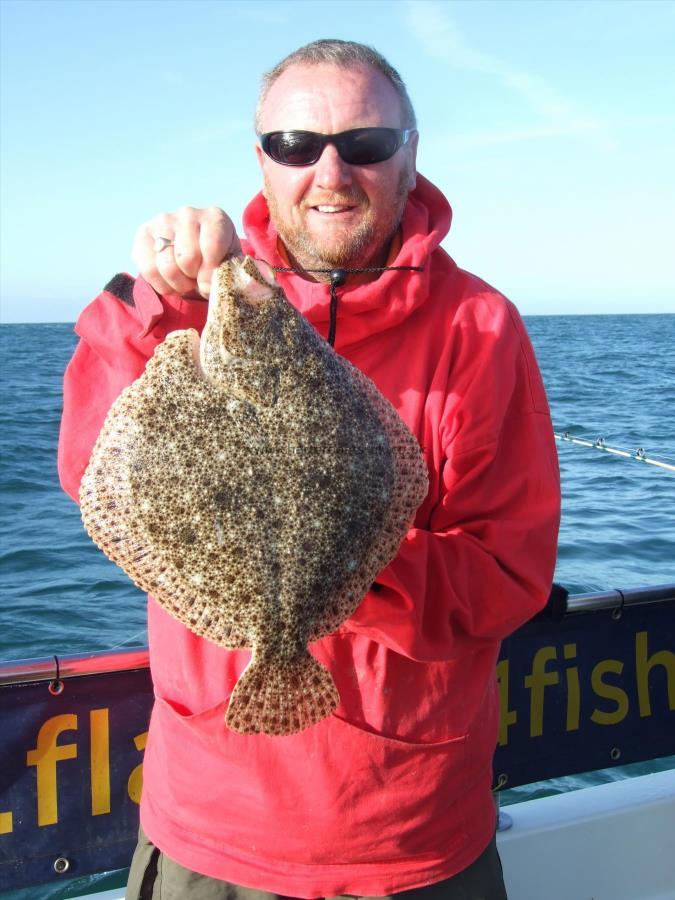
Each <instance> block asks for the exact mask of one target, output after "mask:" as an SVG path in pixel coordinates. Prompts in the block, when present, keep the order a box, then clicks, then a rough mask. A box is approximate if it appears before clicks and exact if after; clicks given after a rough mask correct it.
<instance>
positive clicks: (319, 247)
mask: <svg viewBox="0 0 675 900" xmlns="http://www.w3.org/2000/svg"><path fill="white" fill-rule="evenodd" d="M409 179H410V175H409V172H408V171H407V169H404V170H403V171H402V172H401V174H400V176H399V180H398V184H397V188H396V193H395V195H394V197H393V198H392V203H391V206H390V207H389V209H388V211H387V215H385V216H382V215H381V216H380V217H379V218H376V217H375V214H374V212H373V210H372V208H371V207H370V205H369V202H368V197H367V195H366V194H365V193H364V192H363V191H361V189H360V188H354V189H353V190H348V191H341V192H339V193H335V194H333V195H332V196H330V197H322V198H321V204H322V205H323V204H325V205H328V206H330V205H339V204H341V203H346V204H350V205H354V206H360V207H361V208H363V209H364V210H365V212H364V215H363V217H362V219H361V221H360V222H359V224H358V225H357V227H356V228H352V229H344V230H343V231H342V232H341V233H337V234H336V235H334V236H332V237H331V238H328V237H324V238H320V237H317V236H315V235H313V234H312V233H311V232H310V231H309V230H308V229H306V228H303V227H302V226H300V225H297V224H295V223H294V222H292V221H290V219H288V220H287V219H285V218H284V216H283V214H282V212H281V209H280V207H279V204H278V203H277V200H276V197H275V196H274V193H273V192H272V189H271V186H270V184H269V181H268V180H267V178H265V192H264V193H265V197H266V199H267V206H268V208H269V211H270V218H271V220H272V224H273V225H274V227H275V228H276V230H277V234H278V235H279V237H280V238H281V240H282V241H283V244H284V247H285V248H286V251H287V253H288V255H289V257H290V258H291V260H292V262H293V264H294V265H298V266H300V267H302V268H304V269H333V268H362V267H364V266H368V265H375V264H379V263H381V264H384V261H385V260H386V257H387V251H388V249H389V245H390V243H391V240H392V238H393V236H394V235H395V234H396V231H397V230H398V227H399V225H400V224H401V219H402V218H403V211H404V210H405V206H406V203H407V201H408V193H409V189H408V184H409ZM305 208H306V209H308V208H309V207H305ZM327 277H328V276H326V278H327ZM320 280H321V279H320Z"/></svg>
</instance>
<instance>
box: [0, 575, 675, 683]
mask: <svg viewBox="0 0 675 900" xmlns="http://www.w3.org/2000/svg"><path fill="white" fill-rule="evenodd" d="M668 602H671V603H673V602H675V583H673V584H659V585H655V586H652V587H639V588H630V589H628V590H625V591H621V590H618V589H614V590H611V591H598V592H595V593H589V594H572V595H571V596H570V597H569V598H568V600H567V612H566V614H567V615H574V614H576V613H584V612H592V611H594V610H602V609H624V608H626V607H628V606H638V605H642V604H650V603H668ZM149 665H150V661H149V654H148V648H147V647H135V648H132V649H131V650H103V651H100V652H98V653H85V654H74V655H71V656H59V657H56V656H48V657H43V658H41V659H19V660H15V661H11V662H5V663H0V686H1V685H7V684H26V683H28V682H35V681H55V680H57V679H62V678H76V677H77V676H79V675H103V674H105V673H109V672H123V671H128V670H130V669H147V668H148V667H149Z"/></svg>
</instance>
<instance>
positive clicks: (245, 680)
mask: <svg viewBox="0 0 675 900" xmlns="http://www.w3.org/2000/svg"><path fill="white" fill-rule="evenodd" d="M339 703H340V695H339V694H338V691H337V688H336V687H335V682H334V681H333V678H332V676H331V674H330V672H329V671H328V669H326V668H325V666H322V665H321V663H319V662H317V660H316V659H314V657H313V656H312V655H311V654H310V653H308V652H305V653H303V654H301V655H300V656H296V657H295V658H294V659H291V660H280V661H277V660H274V659H269V657H268V658H267V659H266V660H264V661H262V660H260V661H258V660H257V659H256V655H255V651H254V655H253V658H252V659H251V662H250V664H249V666H248V668H247V669H246V670H245V671H244V673H243V674H242V675H241V677H240V678H239V681H238V682H237V684H236V685H235V688H234V690H233V691H232V696H231V697H230V705H229V707H228V710H227V715H226V716H225V724H226V725H227V727H228V728H230V729H231V730H232V731H236V732H239V734H260V733H262V734H270V735H287V734H295V733H296V732H298V731H302V730H303V729H305V728H309V727H310V725H316V723H317V722H320V721H321V720H322V719H325V718H326V717H327V716H329V715H330V714H331V713H333V712H334V711H335V709H336V708H337V706H338V705H339Z"/></svg>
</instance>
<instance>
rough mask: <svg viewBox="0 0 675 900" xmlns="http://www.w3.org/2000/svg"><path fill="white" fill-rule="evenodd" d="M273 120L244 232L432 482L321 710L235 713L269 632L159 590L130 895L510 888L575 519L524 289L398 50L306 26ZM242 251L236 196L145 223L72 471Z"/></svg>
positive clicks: (494, 894)
mask: <svg viewBox="0 0 675 900" xmlns="http://www.w3.org/2000/svg"><path fill="white" fill-rule="evenodd" d="M256 128H257V132H258V135H259V141H258V144H257V146H256V152H257V155H258V161H259V163H260V167H261V170H262V173H263V180H264V189H263V193H262V194H260V195H258V196H257V197H255V198H254V199H253V201H252V202H251V204H250V205H249V206H248V208H247V210H246V212H245V215H244V230H245V234H246V237H245V240H244V241H243V248H244V250H245V252H247V253H250V254H251V255H253V256H255V257H257V258H259V259H264V260H266V261H267V262H268V263H270V264H272V265H273V266H276V267H279V268H280V269H284V270H285V271H280V272H279V273H278V280H279V282H280V283H281V285H282V287H283V288H284V290H285V292H286V295H287V296H288V298H289V300H290V302H291V303H293V304H294V305H295V306H296V307H297V308H298V309H299V310H300V311H301V312H302V313H303V314H304V315H306V316H307V318H308V319H309V321H310V322H311V323H312V324H313V325H314V326H315V327H316V328H317V329H318V330H319V331H320V332H321V333H322V334H323V335H324V336H328V334H329V330H330V332H331V337H332V338H334V345H335V349H336V351H337V352H338V353H340V354H342V355H343V356H345V357H346V358H348V359H349V360H350V361H351V362H352V363H354V364H355V365H356V366H358V367H359V368H360V369H362V370H363V371H364V372H365V373H366V374H367V375H368V376H369V377H370V378H371V379H372V380H373V381H374V382H375V384H376V385H377V386H378V388H379V389H380V390H381V391H382V393H383V394H384V395H385V396H386V397H387V398H388V399H389V400H390V401H391V402H392V403H393V404H394V406H395V407H396V408H397V409H398V411H399V413H400V415H401V416H402V418H403V419H404V421H405V422H406V423H407V424H408V426H409V427H410V428H411V430H412V431H413V433H414V434H415V435H416V436H417V438H418V440H419V443H420V446H421V448H422V450H423V453H424V456H425V459H426V462H427V465H428V469H429V479H430V487H429V493H428V496H427V498H426V500H425V501H424V503H423V504H422V506H421V507H420V509H419V510H418V513H417V517H416V520H415V523H414V527H413V528H412V529H411V531H410V532H409V534H408V536H407V537H406V539H405V540H404V541H403V543H402V545H401V548H400V551H399V554H398V556H397V558H396V559H395V560H394V562H393V563H392V564H391V565H390V566H388V567H387V568H386V569H385V570H384V571H383V572H382V573H381V574H380V575H379V576H378V579H377V582H376V583H375V584H374V585H373V588H372V589H371V590H370V591H369V592H368V594H367V595H366V597H365V598H364V600H363V602H362V604H361V605H360V606H359V608H358V609H357V611H356V612H355V613H354V615H353V616H352V617H351V618H350V619H349V620H347V621H346V622H345V623H344V625H343V626H341V627H340V628H339V629H338V631H337V632H336V633H335V634H333V635H331V636H329V637H327V638H324V639H322V640H320V641H317V642H316V643H315V644H313V645H312V648H311V649H312V652H313V653H314V655H315V656H316V657H317V658H318V659H319V660H320V661H321V662H323V663H324V665H326V666H327V667H328V668H329V669H330V671H331V674H332V675H333V678H334V679H335V682H336V684H337V686H338V689H339V692H340V697H341V705H340V707H339V708H338V710H337V712H336V713H335V714H334V715H333V716H330V717H328V718H327V719H325V720H324V721H323V722H321V723H319V724H318V725H316V726H313V727H312V728H309V729H306V730H305V731H303V732H300V733H298V734H295V735H292V736H289V737H283V738H273V737H268V736H265V735H239V734H235V733H233V732H231V731H229V730H228V729H226V728H225V727H224V725H223V716H224V711H225V710H226V708H227V698H228V696H229V694H230V692H231V690H232V688H233V686H234V684H235V683H236V680H237V678H238V676H239V675H240V673H241V672H242V671H243V669H244V668H245V666H246V664H247V662H248V658H249V654H248V652H246V651H225V650H223V649H221V648H219V647H216V646H215V645H213V644H210V643H209V642H207V641H204V640H203V639H201V638H199V637H197V636H195V635H193V634H192V633H191V632H189V631H188V630H187V629H185V628H184V627H183V626H182V625H180V624H179V623H178V622H176V621H174V620H173V619H172V618H171V617H170V616H169V615H168V614H166V613H165V612H164V611H163V610H162V609H161V608H160V607H159V605H158V604H157V603H155V601H154V600H152V598H149V601H148V626H149V640H150V658H151V667H152V674H153V680H154V685H155V693H156V697H157V702H156V704H155V707H154V710H153V715H152V721H151V726H150V734H149V739H148V746H147V750H146V756H145V764H144V789H143V797H142V803H141V822H142V828H143V832H142V833H141V841H140V843H139V847H138V849H137V852H136V855H135V857H134V864H133V866H132V872H131V876H130V883H129V889H128V891H129V893H128V895H127V896H128V897H134V898H136V897H146V896H147V897H159V896H160V892H161V896H162V897H176V898H177V897H200V898H201V897H205V898H224V897H228V898H229V897H269V896H270V895H272V896H275V895H276V896H286V897H300V898H315V897H337V896H342V895H349V896H358V897H375V896H379V897H381V896H388V895H391V894H395V893H402V892H406V894H408V895H410V896H411V897H412V896H413V895H414V896H415V897H417V896H418V895H419V896H420V897H429V898H431V897H434V898H435V897H438V898H456V897H464V898H489V900H497V898H502V897H504V896H505V891H504V886H503V881H502V876H501V867H500V864H499V859H498V857H497V854H496V850H495V845H494V831H495V813H494V804H493V802H492V796H491V779H492V771H491V760H492V754H493V751H494V748H495V744H496V734H497V719H498V700H497V691H496V680H495V664H496V660H497V655H498V651H499V643H500V640H501V639H502V638H503V637H504V636H505V635H507V634H509V633H510V632H511V631H513V630H514V629H515V628H516V627H518V626H519V625H520V624H522V623H523V622H525V621H526V620H527V619H528V618H530V617H531V616H532V615H533V614H534V613H535V612H536V611H537V610H538V609H539V608H540V607H542V606H543V605H544V603H545V601H546V598H547V596H548V591H549V587H550V582H551V578H552V574H553V566H554V560H555V547H556V537H557V527H558V518H559V482H558V470H557V461H556V453H555V447H554V442H553V436H552V430H551V423H550V418H549V414H548V408H547V403H546V397H545V394H544V389H543V386H542V382H541V379H540V376H539V372H538V369H537V365H536V361H535V359H534V355H533V352H532V349H531V346H530V343H529V340H528V338H527V335H526V333H525V330H524V327H523V325H522V322H521V320H520V318H519V316H518V314H517V312H516V311H515V309H514V308H513V306H512V305H511V304H510V303H508V301H506V300H505V299H504V298H503V297H502V296H501V295H500V294H498V293H497V292H496V291H495V290H494V289H492V288H491V287H489V286H488V285H487V284H485V283H484V282H481V281H480V280H479V279H477V278H476V277H474V276H472V275H470V274H468V273H466V272H463V271H461V270H460V269H458V268H457V266H456V265H455V263H454V262H453V261H452V260H451V259H450V257H449V256H448V255H447V254H446V253H445V252H444V251H443V250H441V249H440V247H439V244H440V241H441V240H442V238H443V237H444V235H445V234H446V232H447V230H448V228H449V224H450V217H451V213H450V208H449V206H448V204H447V201H446V200H445V198H444V197H443V195H442V194H441V193H440V192H439V191H438V190H437V189H436V188H435V187H434V186H433V185H431V184H430V183H429V182H428V181H426V180H425V179H424V178H422V176H418V175H416V171H415V152H416V147H417V132H416V131H415V121H414V113H413V111H412V107H411V105H410V101H409V99H408V97H407V94H406V92H405V87H404V86H403V84H402V82H401V80H400V77H399V76H398V75H397V73H396V72H395V71H394V70H393V69H392V68H391V67H390V66H389V65H388V63H386V61H385V60H384V59H382V57H380V56H379V54H376V53H375V52H374V51H372V50H370V49H369V48H366V47H363V46H362V45H359V44H353V43H350V42H342V41H319V42H315V43H314V44H310V45H308V46H307V47H305V48H301V49H300V50H299V51H297V52H296V53H295V54H292V55H291V56H290V57H289V58H287V59H286V60H284V61H282V63H280V64H279V65H278V66H277V67H276V68H275V69H274V70H272V72H271V73H269V74H268V75H267V76H266V78H265V80H264V82H263V90H262V93H261V99H260V103H259V106H258V112H257V121H256ZM356 129H359V130H358V131H356ZM373 129H376V130H373ZM381 129H387V130H386V131H382V130H381ZM238 252H240V244H239V240H238V239H237V237H236V235H235V232H234V228H233V226H232V223H231V222H230V220H229V219H228V218H227V217H226V216H225V214H224V213H223V212H222V211H214V210H205V211H197V210H189V209H187V210H182V211H181V212H179V213H177V214H175V215H164V216H161V217H158V218H157V219H155V220H153V221H152V222H150V223H148V224H147V225H145V226H143V227H141V229H140V230H139V232H138V234H137V237H136V243H135V256H136V260H137V262H138V263H139V267H140V269H141V272H142V274H143V277H140V278H138V279H136V280H135V281H134V280H133V279H131V278H130V277H129V276H125V275H122V276H116V277H115V279H113V281H112V282H111V283H110V284H109V285H108V287H107V288H106V290H104V292H103V293H102V294H101V295H100V296H99V297H98V298H97V299H96V300H95V301H94V303H93V304H91V305H90V306H89V307H88V308H87V309H86V310H85V311H84V312H83V314H82V316H81V317H80V319H79V321H78V324H77V326H76V328H77V331H78V333H79V334H80V336H81V339H82V340H81V342H80V345H79V347H78V349H77V351H76V353H75V356H74V358H73V360H72V362H71V364H70V366H69V369H68V372H67V376H66V383H65V407H64V418H63V426H62V437H61V445H60V471H61V477H62V482H63V484H64V487H65V488H66V490H68V491H69V492H70V493H71V494H72V495H73V496H75V495H76V492H77V486H78V484H79V479H80V478H81V475H82V471H83V470H84V468H85V466H86V463H87V460H88V458H89V454H90V452H91V446H92V444H93V442H94V440H95V437H96V434H97V432H98V429H99V428H100V426H101V423H102V421H103V418H104V417H105V414H106V412H107V409H108V408H109V406H110V404H111V403H112V401H113V400H114V398H115V397H116V396H117V395H118V394H119V392H120V390H121V389H122V388H123V387H124V386H125V385H127V384H128V383H129V382H130V381H131V380H132V379H134V378H135V377H137V376H138V375H139V374H140V373H141V372H142V370H143V367H144V365H145V362H146V360H147V359H148V358H149V356H150V355H151V354H152V352H153V350H154V347H155V346H156V345H157V344H158V343H159V342H160V341H161V340H163V338H164V337H165V336H166V334H167V333H168V332H170V331H172V330H174V329H177V328H186V327H190V326H193V327H197V328H200V327H201V326H202V325H203V323H204V319H205V312H206V309H205V307H206V304H205V303H203V302H200V299H199V298H200V295H204V296H205V295H206V294H207V293H208V287H209V283H210V278H211V274H212V271H213V268H214V267H215V266H216V265H217V264H218V263H219V262H220V261H221V260H222V259H223V258H224V257H225V256H226V255H228V254H231V253H238ZM402 267H403V268H402ZM316 269H320V270H324V271H322V272H310V271H308V270H316ZM336 269H337V270H339V271H338V272H337V273H336V271H335V270H336ZM364 269H369V270H370V269H375V270H377V271H354V270H364ZM145 835H147V837H146V836H145ZM160 851H161V853H160Z"/></svg>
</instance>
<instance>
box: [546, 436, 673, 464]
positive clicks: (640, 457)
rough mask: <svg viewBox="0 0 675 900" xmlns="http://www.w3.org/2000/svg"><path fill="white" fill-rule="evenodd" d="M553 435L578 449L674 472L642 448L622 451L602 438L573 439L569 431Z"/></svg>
mask: <svg viewBox="0 0 675 900" xmlns="http://www.w3.org/2000/svg"><path fill="white" fill-rule="evenodd" d="M553 434H554V436H555V438H556V439H557V440H559V441H566V442H567V443H570V444H577V445H578V446H580V447H590V448H591V449H593V450H600V451H601V452H603V453H611V454H613V455H614V456H622V457H624V459H634V460H636V461H637V462H643V463H648V464H649V465H650V466H658V468H659V469H666V471H668V472H675V466H674V465H671V464H670V463H667V462H663V460H660V459H654V458H653V457H650V456H647V453H646V451H645V450H644V449H643V448H642V447H638V448H637V450H622V449H621V448H620V447H610V446H609V445H608V444H606V443H605V439H604V438H603V437H599V438H596V439H595V440H594V441H589V440H586V439H585V438H578V437H573V436H572V435H571V434H570V433H569V431H565V432H563V433H562V434H560V433H559V432H557V431H554V432H553Z"/></svg>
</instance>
